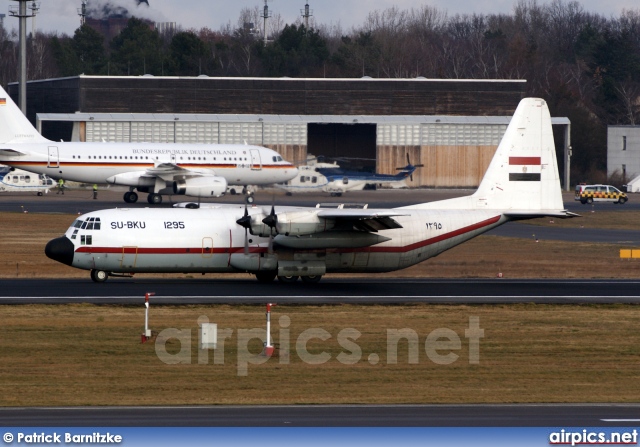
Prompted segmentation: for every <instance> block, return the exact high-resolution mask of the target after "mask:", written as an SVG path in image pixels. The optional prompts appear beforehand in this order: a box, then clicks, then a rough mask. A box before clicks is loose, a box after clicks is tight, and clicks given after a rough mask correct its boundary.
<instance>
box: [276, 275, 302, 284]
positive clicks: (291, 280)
mask: <svg viewBox="0 0 640 447" xmlns="http://www.w3.org/2000/svg"><path fill="white" fill-rule="evenodd" d="M297 280H298V277H297V276H278V281H280V282H283V283H285V284H289V283H294V282H296V281H297Z"/></svg>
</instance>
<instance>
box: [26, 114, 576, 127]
mask: <svg viewBox="0 0 640 447" xmlns="http://www.w3.org/2000/svg"><path fill="white" fill-rule="evenodd" d="M36 116H37V118H36V121H68V122H79V121H100V122H104V121H112V122H136V121H138V122H154V121H155V122H173V121H183V122H221V123H222V122H224V123H233V122H238V123H247V122H264V123H327V124H329V123H331V124H335V123H338V124H386V123H389V124H390V123H394V124H420V123H422V124H435V123H438V124H487V125H499V124H508V123H509V121H510V120H511V116H450V115H251V114H249V115H241V114H186V113H184V114H182V113H176V114H174V113H38V114H37V115H36ZM551 123H552V124H569V123H570V121H569V119H568V118H551Z"/></svg>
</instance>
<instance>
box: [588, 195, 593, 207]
mask: <svg viewBox="0 0 640 447" xmlns="http://www.w3.org/2000/svg"><path fill="white" fill-rule="evenodd" d="M587 203H588V204H589V205H591V204H592V203H593V199H592V198H591V197H587Z"/></svg>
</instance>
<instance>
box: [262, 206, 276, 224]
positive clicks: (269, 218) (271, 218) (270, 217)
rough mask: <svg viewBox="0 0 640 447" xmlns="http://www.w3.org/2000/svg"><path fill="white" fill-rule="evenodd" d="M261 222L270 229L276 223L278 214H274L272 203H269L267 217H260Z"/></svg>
mask: <svg viewBox="0 0 640 447" xmlns="http://www.w3.org/2000/svg"><path fill="white" fill-rule="evenodd" d="M262 223H263V224H265V225H266V226H268V227H270V228H271V229H274V228H275V227H276V225H277V224H278V215H277V214H276V210H275V206H274V205H271V212H270V213H269V215H268V216H267V217H265V218H264V219H262Z"/></svg>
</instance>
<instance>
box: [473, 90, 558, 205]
mask: <svg viewBox="0 0 640 447" xmlns="http://www.w3.org/2000/svg"><path fill="white" fill-rule="evenodd" d="M472 197H474V198H475V199H476V200H477V202H476V203H477V205H478V206H477V207H478V208H486V209H502V210H520V211H526V210H532V211H539V210H549V211H551V210H563V209H564V204H563V202H562V190H561V188H560V175H559V172H558V163H557V161H556V149H555V143H554V140H553V132H552V129H551V116H550V114H549V108H548V107H547V103H546V101H544V100H542V99H539V98H525V99H523V100H522V101H520V104H519V105H518V108H517V109H516V111H515V113H514V115H513V118H512V119H511V122H510V123H509V126H508V127H507V131H506V132H505V134H504V136H503V137H502V141H501V142H500V145H499V146H498V149H497V150H496V153H495V155H494V157H493V159H492V160H491V163H490V164H489V168H488V169H487V172H486V173H485V175H484V178H483V179H482V182H481V183H480V186H479V187H478V190H477V191H476V193H475V194H473V196H472Z"/></svg>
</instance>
